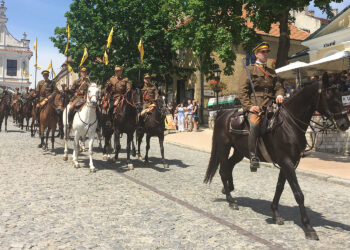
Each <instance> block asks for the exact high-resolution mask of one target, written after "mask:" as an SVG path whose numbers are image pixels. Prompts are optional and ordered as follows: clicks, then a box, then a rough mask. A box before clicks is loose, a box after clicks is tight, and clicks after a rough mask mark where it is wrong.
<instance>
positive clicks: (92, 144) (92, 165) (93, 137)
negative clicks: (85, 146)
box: [89, 133, 96, 172]
mask: <svg viewBox="0 0 350 250" xmlns="http://www.w3.org/2000/svg"><path fill="white" fill-rule="evenodd" d="M94 139H95V133H90V135H89V157H90V172H96V168H95V166H94V163H93V161H92V154H93V146H94Z"/></svg>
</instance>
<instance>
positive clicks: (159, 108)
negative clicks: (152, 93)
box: [136, 97, 169, 168]
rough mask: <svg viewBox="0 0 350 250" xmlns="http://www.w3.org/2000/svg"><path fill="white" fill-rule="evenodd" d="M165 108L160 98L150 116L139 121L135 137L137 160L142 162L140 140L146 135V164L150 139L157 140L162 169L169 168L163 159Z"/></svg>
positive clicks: (147, 115)
mask: <svg viewBox="0 0 350 250" xmlns="http://www.w3.org/2000/svg"><path fill="white" fill-rule="evenodd" d="M166 113H167V108H166V106H165V102H164V100H163V98H162V97H159V98H158V99H157V100H156V101H155V107H154V109H153V110H152V112H151V113H150V114H146V117H145V118H144V119H143V120H140V126H139V127H138V128H137V129H136V137H137V144H138V145H137V154H138V158H139V160H142V156H141V153H140V147H141V143H142V138H143V136H144V134H145V133H146V155H145V162H146V163H148V151H149V149H150V139H151V137H152V136H157V137H158V140H159V147H160V153H161V156H162V163H163V166H164V168H169V165H168V164H167V163H166V161H165V159H164V145H163V144H164V131H165V122H164V120H165V115H166Z"/></svg>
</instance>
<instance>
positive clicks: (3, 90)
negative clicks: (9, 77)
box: [0, 86, 8, 99]
mask: <svg viewBox="0 0 350 250" xmlns="http://www.w3.org/2000/svg"><path fill="white" fill-rule="evenodd" d="M7 94H8V92H7V90H6V86H1V89H0V99H2V98H3V97H4V96H5V95H7Z"/></svg>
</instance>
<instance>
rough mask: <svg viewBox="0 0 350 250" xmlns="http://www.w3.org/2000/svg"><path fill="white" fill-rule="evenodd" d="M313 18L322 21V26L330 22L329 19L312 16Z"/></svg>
mask: <svg viewBox="0 0 350 250" xmlns="http://www.w3.org/2000/svg"><path fill="white" fill-rule="evenodd" d="M311 17H312V18H315V19H317V20H320V21H321V24H322V25H323V24H326V23H328V21H329V19H327V18H322V17H317V16H311Z"/></svg>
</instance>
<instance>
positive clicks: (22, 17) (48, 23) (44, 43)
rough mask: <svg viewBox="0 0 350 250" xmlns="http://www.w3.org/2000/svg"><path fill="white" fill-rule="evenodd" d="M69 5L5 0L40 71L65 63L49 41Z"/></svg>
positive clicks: (10, 25)
mask: <svg viewBox="0 0 350 250" xmlns="http://www.w3.org/2000/svg"><path fill="white" fill-rule="evenodd" d="M72 2H73V0H5V7H7V11H6V16H7V18H8V22H7V29H8V30H9V32H10V33H11V34H12V35H13V36H14V37H15V38H16V39H17V40H21V39H22V35H23V33H24V32H26V33H27V39H29V40H30V49H31V50H32V51H33V44H34V42H35V38H37V39H38V65H39V66H43V69H46V68H47V66H48V65H49V63H50V60H51V59H52V62H53V68H54V70H55V72H56V73H58V72H59V71H60V68H61V65H62V64H63V63H64V61H65V57H64V55H62V54H60V53H59V52H58V49H56V48H55V47H54V46H53V43H52V42H51V40H50V39H49V37H50V36H54V30H55V28H56V27H57V26H58V27H65V26H66V18H65V17H64V14H65V13H66V12H67V11H69V5H70V3H72ZM349 4H350V1H349V0H344V1H343V3H340V4H336V3H332V4H331V5H332V7H333V8H338V11H339V12H340V11H342V10H343V9H344V8H345V7H347V6H348V5H349ZM309 9H310V10H315V16H318V17H326V15H325V14H324V13H322V12H321V11H320V10H319V9H317V8H315V7H314V6H313V4H312V5H310V6H309ZM34 63H35V56H34V55H33V57H32V58H31V60H30V64H29V74H30V75H31V77H30V81H31V82H32V85H33V86H34V74H35V73H34V72H35V70H34ZM40 72H41V71H39V70H38V75H37V81H39V80H41V79H42V77H41V74H40Z"/></svg>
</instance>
